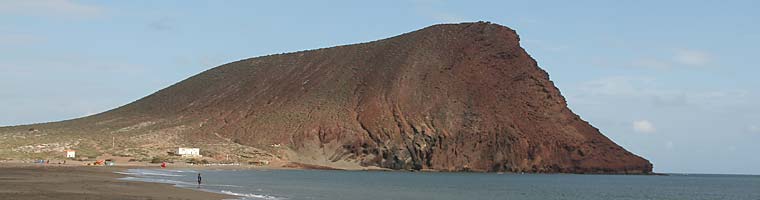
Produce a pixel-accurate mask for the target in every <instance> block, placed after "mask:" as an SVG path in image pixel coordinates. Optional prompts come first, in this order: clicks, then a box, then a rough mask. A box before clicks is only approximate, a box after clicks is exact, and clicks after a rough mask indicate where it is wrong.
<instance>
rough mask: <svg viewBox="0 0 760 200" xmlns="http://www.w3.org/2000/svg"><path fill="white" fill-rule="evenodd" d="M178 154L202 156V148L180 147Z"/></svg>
mask: <svg viewBox="0 0 760 200" xmlns="http://www.w3.org/2000/svg"><path fill="white" fill-rule="evenodd" d="M177 154H179V155H180V156H182V157H201V149H199V148H182V147H180V148H179V149H178V150H177Z"/></svg>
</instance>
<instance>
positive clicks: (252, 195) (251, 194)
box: [221, 190, 285, 200]
mask: <svg viewBox="0 0 760 200" xmlns="http://www.w3.org/2000/svg"><path fill="white" fill-rule="evenodd" d="M221 193H222V194H229V195H233V196H239V197H249V198H255V199H269V200H280V199H285V198H282V197H276V196H272V195H264V194H253V193H246V194H243V193H236V192H231V191H227V190H222V191H221ZM244 199H245V198H244Z"/></svg>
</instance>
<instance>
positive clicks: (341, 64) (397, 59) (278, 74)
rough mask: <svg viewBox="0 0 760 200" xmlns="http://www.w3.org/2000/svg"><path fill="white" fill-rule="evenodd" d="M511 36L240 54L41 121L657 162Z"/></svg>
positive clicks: (366, 154)
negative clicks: (126, 98)
mask: <svg viewBox="0 0 760 200" xmlns="http://www.w3.org/2000/svg"><path fill="white" fill-rule="evenodd" d="M519 41H520V38H519V37H518V35H517V34H516V33H515V31H514V30H512V29H510V28H507V27H504V26H501V25H496V24H490V23H463V24H443V25H434V26H430V27H427V28H424V29H421V30H418V31H414V32H411V33H406V34H403V35H399V36H396V37H392V38H388V39H383V40H379V41H374V42H369V43H362V44H354V45H346V46H338V47H332V48H325V49H318V50H310V51H302V52H295V53H287V54H279V55H270V56H263V57H257V58H251V59H245V60H240V61H237V62H232V63H229V64H225V65H222V66H219V67H216V68H213V69H210V70H208V71H206V72H203V73H201V74H198V75H196V76H193V77H191V78H188V79H187V80H184V81H182V82H179V83H177V84H175V85H173V86H171V87H168V88H165V89H163V90H161V91H158V92H156V93H154V94H152V95H150V96H147V97H145V98H143V99H140V100H138V101H136V102H133V103H131V104H128V105H126V106H123V107H121V108H118V109H114V110H112V111H109V112H105V113H101V114H98V115H94V116H90V117H86V118H82V119H77V120H71V121H64V122H58V123H53V124H48V125H46V126H47V127H46V129H50V130H56V132H72V130H74V129H72V128H70V127H71V126H77V130H86V131H84V132H88V133H92V134H99V133H100V134H105V133H113V132H114V130H115V129H119V128H120V129H119V130H122V129H125V128H126V129H127V130H126V131H125V132H129V131H131V130H133V129H134V130H142V131H143V132H155V131H158V130H162V131H164V132H166V133H172V134H175V135H179V136H180V137H181V138H183V139H181V141H182V142H180V143H190V144H199V143H203V142H204V141H211V140H219V139H220V138H221V139H223V140H226V141H235V143H238V144H240V145H244V146H250V147H255V148H258V149H263V150H262V151H265V152H266V153H271V154H272V155H275V156H277V157H278V158H280V159H282V160H287V161H289V162H298V163H304V164H311V165H321V166H333V167H338V168H341V167H342V166H346V165H351V164H355V165H362V166H379V167H383V168H391V169H415V170H427V169H430V170H442V171H466V170H469V171H510V172H548V173H553V172H563V173H650V172H651V171H652V164H651V163H649V161H647V160H645V159H643V158H641V157H639V156H636V155H634V154H632V153H630V152H628V151H626V150H625V149H623V148H621V147H620V146H618V145H617V144H615V143H614V142H612V141H611V140H610V139H608V138H607V137H605V136H604V135H602V134H601V133H600V132H599V130H598V129H596V128H594V127H593V126H591V125H590V124H589V123H587V122H585V121H583V120H582V119H581V118H580V117H579V116H578V115H576V114H574V113H573V112H572V111H571V110H570V109H568V107H567V104H566V102H565V99H564V97H562V95H561V94H560V91H559V90H558V89H557V88H556V87H555V86H554V84H553V83H552V82H551V81H550V80H549V75H548V74H547V73H546V72H545V71H543V70H542V69H541V68H539V67H538V65H537V63H536V61H535V60H533V59H532V58H531V57H530V55H528V54H527V53H526V52H525V50H524V49H523V48H521V47H520V44H519ZM130 137H137V136H130ZM109 140H110V138H109ZM109 145H110V143H109ZM275 147H276V148H275Z"/></svg>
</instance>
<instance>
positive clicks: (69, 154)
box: [66, 150, 77, 158]
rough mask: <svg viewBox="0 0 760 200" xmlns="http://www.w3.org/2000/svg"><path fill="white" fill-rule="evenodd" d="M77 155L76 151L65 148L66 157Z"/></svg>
mask: <svg viewBox="0 0 760 200" xmlns="http://www.w3.org/2000/svg"><path fill="white" fill-rule="evenodd" d="M76 156H77V152H76V151H74V150H66V158H74V157H76Z"/></svg>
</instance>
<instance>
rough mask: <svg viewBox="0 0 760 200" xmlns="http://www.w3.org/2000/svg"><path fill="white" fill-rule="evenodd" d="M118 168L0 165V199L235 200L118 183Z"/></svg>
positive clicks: (168, 187) (152, 185)
mask: <svg viewBox="0 0 760 200" xmlns="http://www.w3.org/2000/svg"><path fill="white" fill-rule="evenodd" d="M125 169H126V168H122V167H88V166H56V165H23V164H11V165H5V164H4V165H0V199H58V200H68V199H71V200H75V199H76V200H81V199H172V200H179V199H236V197H235V196H229V195H223V194H216V193H209V192H203V191H196V190H190V189H183V188H178V187H174V186H172V185H168V184H159V183H144V182H134V181H124V180H118V178H120V177H124V176H123V175H120V174H116V173H114V172H116V171H120V170H125Z"/></svg>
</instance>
